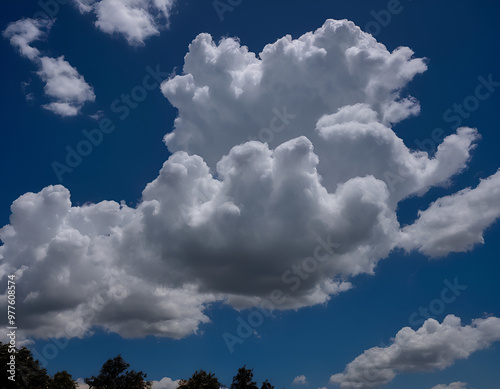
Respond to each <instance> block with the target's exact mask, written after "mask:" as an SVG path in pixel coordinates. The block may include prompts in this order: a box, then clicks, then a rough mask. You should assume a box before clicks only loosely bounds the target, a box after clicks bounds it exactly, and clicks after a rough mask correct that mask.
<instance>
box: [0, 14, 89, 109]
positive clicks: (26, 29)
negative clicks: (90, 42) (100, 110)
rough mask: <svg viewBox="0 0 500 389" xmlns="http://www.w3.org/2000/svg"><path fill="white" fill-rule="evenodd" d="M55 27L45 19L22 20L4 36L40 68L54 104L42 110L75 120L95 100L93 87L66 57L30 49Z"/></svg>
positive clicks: (41, 75) (13, 25)
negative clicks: (88, 102)
mask: <svg viewBox="0 0 500 389" xmlns="http://www.w3.org/2000/svg"><path fill="white" fill-rule="evenodd" d="M52 24H53V21H48V20H44V19H36V20H35V19H21V20H18V21H17V22H14V23H11V24H9V26H8V27H7V28H6V29H5V31H4V32H3V36H4V37H5V38H8V39H9V40H10V43H11V44H12V45H13V46H15V47H17V48H18V49H19V52H20V53H21V55H23V56H24V57H26V58H29V59H30V60H31V61H33V62H34V63H35V64H36V65H37V67H38V68H39V70H38V72H37V74H38V76H39V77H40V78H41V79H42V81H44V82H45V87H44V91H45V95H46V96H48V97H49V98H50V99H51V100H53V101H51V102H50V103H48V104H45V105H43V108H45V109H47V110H50V111H52V112H54V113H55V114H57V115H60V116H63V117H64V116H75V115H77V114H78V113H79V112H80V110H81V108H82V107H83V105H84V104H85V103H86V102H87V101H94V100H95V95H94V91H93V89H92V87H91V86H90V85H89V84H87V83H86V82H85V79H84V78H83V76H82V75H80V74H79V73H78V71H77V70H76V68H74V67H73V66H71V65H70V64H69V62H68V61H66V60H65V59H64V56H60V57H59V58H51V57H47V56H42V55H41V53H40V51H39V50H38V49H36V48H35V47H32V46H31V43H32V42H34V41H36V40H39V39H41V38H43V37H45V36H46V35H47V33H48V31H49V30H50V28H51V26H52Z"/></svg>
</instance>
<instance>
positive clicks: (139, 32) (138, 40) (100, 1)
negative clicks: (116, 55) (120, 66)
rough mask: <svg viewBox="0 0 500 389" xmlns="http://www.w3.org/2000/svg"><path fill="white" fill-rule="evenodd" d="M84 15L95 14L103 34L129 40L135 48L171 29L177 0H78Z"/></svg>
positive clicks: (96, 23)
mask: <svg viewBox="0 0 500 389" xmlns="http://www.w3.org/2000/svg"><path fill="white" fill-rule="evenodd" d="M75 2H76V4H77V5H78V7H79V9H80V11H81V12H92V11H93V12H94V13H95V15H96V17H97V21H96V22H95V25H96V26H97V27H98V28H99V29H100V30H102V31H104V32H106V33H108V34H113V33H118V34H122V35H124V36H125V38H126V39H127V41H128V43H129V44H131V45H142V44H144V40H146V39H147V38H149V37H151V36H153V35H159V34H160V30H161V29H162V28H165V27H167V25H168V19H169V15H170V11H171V9H172V6H173V3H174V0H75Z"/></svg>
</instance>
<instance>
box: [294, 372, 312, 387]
mask: <svg viewBox="0 0 500 389" xmlns="http://www.w3.org/2000/svg"><path fill="white" fill-rule="evenodd" d="M307 383H308V382H307V378H306V376H305V375H303V374H302V375H298V376H297V377H295V378H294V379H293V381H292V385H306V384H307Z"/></svg>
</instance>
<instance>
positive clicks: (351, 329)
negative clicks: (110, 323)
mask: <svg viewBox="0 0 500 389" xmlns="http://www.w3.org/2000/svg"><path fill="white" fill-rule="evenodd" d="M401 5H402V7H403V11H402V12H401V13H399V14H397V15H393V17H392V20H391V22H390V23H389V24H388V25H387V26H385V27H382V28H381V29H380V32H379V33H378V34H377V36H376V38H377V39H378V40H379V41H380V42H382V43H384V44H385V45H386V46H387V47H388V49H389V50H393V49H395V48H397V47H398V46H408V47H410V48H411V49H413V50H414V51H415V56H416V57H426V58H427V59H428V66H429V69H428V71H427V72H425V73H424V74H423V75H420V76H418V77H416V79H415V80H414V81H412V82H411V83H410V85H409V87H408V93H409V94H411V95H413V96H414V97H416V98H417V99H419V100H420V102H421V106H422V111H421V114H420V116H418V117H415V118H410V119H407V120H405V121H403V122H402V123H399V124H398V125H397V126H396V127H395V131H396V133H397V134H398V136H400V137H401V138H402V139H403V140H404V141H405V143H406V144H407V145H408V146H409V147H410V148H414V149H417V148H418V144H419V142H418V141H422V140H424V139H427V138H429V137H430V136H431V134H432V131H433V130H434V129H435V128H442V129H443V131H444V134H446V135H448V134H450V133H452V132H453V131H454V128H453V127H452V126H451V124H450V123H447V122H445V121H444V119H443V114H444V112H446V110H448V109H450V108H452V107H453V104H455V103H461V102H463V100H464V99H465V98H466V97H467V96H469V95H471V94H473V93H474V90H475V87H476V86H477V85H478V77H479V76H483V77H487V76H488V75H489V74H492V75H493V79H494V80H496V81H500V44H499V42H498V39H499V37H500V23H499V21H500V2H498V1H493V0H490V1H486V0H479V1H453V2H452V1H443V2H436V1H429V0H426V1H410V0H401ZM386 7H387V1H378V0H377V1H370V2H368V1H358V0H355V1H342V2H340V1H325V0H310V1H307V2H303V1H294V0H290V1H286V2H285V1H269V0H268V1H265V0H245V1H243V2H242V3H241V5H239V6H237V7H235V9H234V11H233V12H229V13H226V14H225V19H224V21H220V20H219V18H218V16H217V13H216V12H215V10H214V8H213V6H212V2H211V1H208V0H207V1H192V0H191V1H187V0H179V1H178V2H177V5H176V7H175V9H174V13H173V15H172V17H171V21H170V29H169V30H165V31H162V33H161V35H160V36H159V37H152V38H150V39H149V40H147V41H146V45H145V46H144V47H136V48H134V47H130V46H129V45H128V44H127V43H126V41H125V40H124V39H123V38H122V37H112V36H109V35H107V34H104V33H102V32H101V31H99V30H97V29H96V28H95V27H94V25H93V17H92V16H91V15H80V14H79V12H78V11H77V10H76V9H75V8H74V7H72V6H70V5H64V6H61V7H60V10H59V12H58V14H57V22H56V23H55V24H54V27H53V29H52V31H51V32H50V35H49V36H48V39H47V41H46V42H39V43H37V47H38V48H40V49H42V50H43V51H44V53H48V54H49V55H51V56H59V55H64V56H65V58H66V59H67V60H68V61H69V62H70V63H71V64H72V65H73V66H75V67H76V68H77V69H78V71H79V73H80V74H82V75H84V77H85V80H86V81H87V82H88V83H89V84H91V85H93V87H94V91H95V93H96V96H97V98H96V101H95V103H90V104H87V105H86V106H85V107H84V109H83V112H84V115H80V116H78V117H75V118H64V119H62V118H59V117H57V116H55V115H54V114H52V113H51V112H49V111H46V110H44V109H42V108H41V104H42V103H45V102H46V101H45V100H44V96H43V84H42V82H41V81H40V80H39V79H38V78H37V76H36V74H34V71H35V70H36V69H35V67H34V65H33V64H32V63H31V62H30V61H29V60H27V59H25V58H22V57H21V56H19V55H18V54H17V53H16V52H15V50H14V49H13V48H12V47H11V46H10V44H9V42H8V41H7V40H6V39H3V38H2V39H0V50H1V53H2V54H1V60H0V77H1V80H0V85H1V86H2V93H1V94H0V99H1V101H0V107H1V110H0V115H1V116H0V123H1V141H0V187H1V191H0V205H1V207H0V225H2V226H3V225H5V224H8V222H9V215H10V210H9V207H10V204H11V203H12V202H13V201H14V200H15V199H16V198H17V197H19V196H20V195H22V194H24V193H26V192H38V191H39V190H41V189H42V188H43V187H45V186H48V185H51V184H57V183H58V180H57V178H56V176H55V174H54V172H53V170H52V167H51V163H52V162H53V161H60V162H63V161H64V158H65V155H66V151H65V147H66V146H67V145H69V146H71V147H76V144H77V143H78V142H79V141H80V140H82V139H85V138H84V137H83V135H82V130H84V129H87V130H90V129H92V128H95V127H96V125H97V122H96V121H95V120H93V119H90V118H89V117H88V116H87V115H88V114H93V113H95V112H96V111H98V110H102V111H104V114H105V115H106V116H107V117H108V118H110V119H111V120H112V121H113V123H114V124H115V125H116V130H115V131H114V132H113V133H111V134H108V135H105V137H104V140H103V142H102V143H101V144H100V145H99V146H98V147H96V148H95V149H94V151H93V152H92V153H91V154H90V155H89V156H88V157H86V158H85V159H84V160H83V162H82V163H81V165H79V166H78V167H77V168H75V170H74V171H73V172H72V173H69V174H66V175H64V181H63V184H64V185H65V186H66V187H67V188H68V189H69V190H70V191H71V196H72V201H73V204H83V203H85V202H98V201H101V200H116V201H120V200H125V201H126V202H127V204H131V205H135V204H136V203H137V202H138V201H139V199H140V196H141V191H142V190H143V188H144V187H145V185H146V184H147V183H148V182H150V181H151V180H153V179H154V178H155V177H156V176H157V174H158V170H159V169H160V168H161V165H162V163H163V162H164V161H165V160H166V159H167V158H168V156H169V152H168V150H167V148H166V147H165V145H164V144H163V142H162V137H163V135H164V134H165V133H167V132H169V131H171V129H172V126H173V120H174V119H175V116H176V110H175V109H174V108H173V107H172V106H171V105H170V104H169V102H168V100H167V99H165V98H164V97H163V95H162V94H161V92H160V90H159V88H156V89H155V90H153V91H151V92H149V94H148V96H147V98H146V99H145V100H144V101H143V102H141V103H139V106H138V107H137V108H136V109H134V110H133V111H132V112H131V114H130V115H129V117H128V118H126V119H125V120H123V121H122V120H120V119H119V118H118V115H116V114H115V113H113V112H112V111H111V107H110V106H111V103H112V102H113V101H114V100H115V99H116V98H120V95H121V94H122V93H130V90H131V89H132V88H133V87H134V86H136V85H138V84H140V83H141V82H142V79H143V77H144V76H145V75H146V74H147V72H146V67H147V66H150V67H153V68H154V67H156V65H157V64H159V66H160V68H161V69H162V70H163V71H164V72H167V73H171V72H173V71H174V70H175V69H176V70H175V71H176V72H177V74H179V73H180V72H181V71H182V66H183V63H184V60H183V57H184V55H185V54H186V52H187V49H188V45H189V43H190V42H191V41H192V40H193V39H194V38H195V36H196V35H197V34H198V33H201V32H208V33H210V34H211V35H212V36H213V37H214V39H215V40H219V39H220V38H221V37H225V36H237V37H238V38H239V39H240V41H241V43H242V44H244V45H246V46H248V47H249V49H250V50H251V51H254V52H256V53H258V52H260V51H261V50H262V48H263V47H264V46H265V45H266V44H267V43H271V42H274V41H275V40H276V39H278V38H280V37H282V36H284V35H286V34H291V35H292V36H293V37H294V38H297V37H299V36H300V35H302V34H303V33H305V32H308V31H311V30H315V29H316V28H318V27H320V26H321V25H322V24H323V23H324V21H325V20H326V19H328V18H334V19H343V18H347V19H350V20H352V21H354V22H355V23H356V24H357V25H358V26H360V27H361V28H363V29H364V28H365V26H367V23H369V22H371V21H373V20H374V16H373V14H372V13H371V11H379V10H381V9H385V8H386ZM39 10H40V8H39V6H38V5H37V2H36V1H27V0H18V1H15V2H14V1H11V2H2V3H1V5H0V28H1V30H2V31H3V30H4V29H5V27H6V25H7V24H8V23H9V22H12V21H16V20H18V19H20V18H22V17H31V16H32V15H33V14H34V13H35V12H37V11H39ZM28 80H31V84H30V85H29V87H28V89H27V91H28V92H33V93H34V95H35V96H36V99H35V100H34V101H32V102H27V101H26V99H25V95H24V93H23V91H22V90H21V82H23V81H28ZM499 107H500V88H499V89H498V90H497V91H495V92H494V93H492V95H491V97H490V98H489V99H487V100H485V101H482V102H481V103H480V106H479V107H478V109H477V110H475V111H474V112H471V114H470V117H469V118H467V119H464V120H463V125H468V126H472V127H477V128H478V130H479V132H480V133H481V134H482V140H481V141H480V142H479V145H478V147H477V149H476V150H475V151H474V153H473V159H472V161H471V163H470V166H469V169H468V170H467V171H466V172H464V173H463V174H462V175H460V176H459V177H457V178H456V179H455V180H454V182H453V184H452V185H451V186H450V187H449V188H444V189H443V188H440V189H432V190H431V191H429V193H428V194H427V195H425V196H424V197H422V198H411V199H408V200H406V201H404V202H403V203H401V204H400V214H399V219H400V221H401V223H403V224H408V223H411V222H412V221H413V220H414V219H415V217H416V214H417V211H418V210H419V209H425V208H427V206H428V204H429V203H430V202H432V201H433V200H435V199H436V198H437V196H438V195H439V196H442V195H446V194H450V193H454V192H456V191H457V190H460V189H462V188H464V187H467V186H476V185H477V184H478V182H479V179H480V178H485V177H487V176H489V175H491V174H493V173H494V172H495V171H496V170H497V168H498V167H499V166H500V153H499V145H500V109H499ZM499 237H500V226H499V225H498V224H495V225H494V226H493V227H492V228H490V229H489V230H488V231H487V233H486V234H485V241H486V244H485V245H483V246H478V247H476V248H475V249H474V250H473V251H472V252H471V253H467V254H452V255H450V256H449V257H447V258H444V259H441V260H432V261H429V260H428V259H427V258H425V257H424V256H422V255H420V254H416V253H414V254H411V255H405V254H403V253H402V252H395V253H393V254H392V255H391V256H390V258H388V259H386V260H383V261H381V262H380V264H379V266H378V267H377V269H376V274H375V276H366V275H365V276H359V277H357V278H355V279H354V280H353V283H354V284H355V289H353V290H351V291H349V292H347V293H344V294H341V295H340V296H338V297H335V298H334V299H333V300H332V301H330V302H329V303H328V305H325V306H317V307H313V308H306V309H302V310H300V311H298V312H295V311H290V312H277V313H275V314H274V317H273V318H266V319H265V321H264V323H263V325H262V326H260V327H259V328H257V329H256V330H257V332H258V334H259V336H260V337H257V336H252V337H251V338H250V339H248V340H246V341H245V342H244V343H243V344H242V345H236V347H235V352H234V354H231V353H230V352H229V351H228V349H227V348H226V345H225V343H224V341H223V339H222V334H224V333H225V332H232V333H234V332H235V330H236V326H237V317H238V316H240V315H241V316H242V317H243V318H246V317H247V316H248V314H249V312H250V311H242V312H239V313H238V312H236V311H234V310H233V309H231V308H228V307H227V306H223V305H221V304H215V305H213V306H212V307H210V308H209V309H208V311H207V314H208V316H209V317H210V318H211V320H212V323H210V324H206V325H203V326H202V327H201V330H202V331H201V332H200V333H199V334H198V335H192V336H190V337H188V338H185V339H182V340H171V339H158V338H153V337H148V338H146V339H122V338H120V337H119V336H118V335H115V334H106V333H104V332H103V331H101V330H98V329H96V334H95V335H94V336H92V337H89V338H86V339H82V340H79V339H73V340H70V341H69V344H68V345H67V347H65V348H64V350H61V351H60V352H59V354H58V356H57V357H56V358H54V359H53V360H51V361H49V363H48V365H47V369H48V371H49V373H51V374H53V373H55V372H56V371H59V370H63V369H64V370H68V371H69V372H70V373H71V374H72V375H73V376H74V377H75V378H76V377H89V376H90V375H92V374H95V373H97V371H98V369H99V368H100V366H101V365H102V363H103V362H104V361H105V360H106V359H107V358H109V357H113V356H114V355H116V354H117V353H121V354H122V356H123V357H124V358H125V360H126V361H127V362H129V363H130V364H131V365H132V367H133V368H135V369H138V370H143V371H145V372H147V373H148V378H149V379H157V380H159V379H161V378H162V377H164V376H168V377H171V378H173V379H177V378H186V377H188V376H190V375H191V374H192V373H193V372H194V371H195V370H197V369H201V368H203V369H205V370H210V371H212V372H214V373H215V374H216V375H217V376H218V377H219V378H220V379H221V381H222V382H223V383H226V384H230V383H231V379H232V376H233V375H234V374H235V373H236V370H237V368H238V367H240V366H242V365H243V364H245V363H246V364H247V366H248V367H253V368H255V375H256V379H257V380H258V381H259V383H260V382H261V381H262V380H264V379H265V378H268V379H269V380H270V381H271V382H272V383H273V384H274V385H275V386H276V387H277V388H278V387H279V388H281V387H291V381H292V380H293V378H294V377H295V376H297V375H299V374H305V375H306V376H307V378H308V381H309V382H310V384H309V385H308V386H305V387H306V388H318V387H320V386H328V387H331V385H327V384H328V380H329V377H330V375H331V374H333V373H338V372H341V371H342V370H343V369H344V367H345V365H346V364H347V363H349V362H350V361H352V359H354V358H355V357H356V356H358V355H359V354H361V353H362V352H363V351H364V350H366V349H368V348H370V347H373V346H377V345H383V344H388V343H389V341H390V338H391V337H393V336H394V335H395V334H396V332H397V331H398V330H400V329H401V328H402V327H404V326H407V325H409V316H410V315H411V313H413V312H415V311H416V310H417V309H418V308H419V307H421V306H423V307H426V306H428V305H429V303H430V302H431V301H432V300H433V299H435V298H437V297H439V294H440V293H441V290H442V289H443V287H444V283H443V282H444V280H445V279H448V280H450V281H451V280H453V279H454V278H458V280H459V281H460V283H461V284H464V285H467V286H468V289H467V290H466V291H464V293H463V294H462V295H461V296H459V297H458V298H457V300H456V301H455V302H453V303H451V304H449V305H447V306H446V307H445V311H444V312H442V313H441V314H439V315H437V316H436V318H437V319H439V320H442V319H443V318H444V317H445V316H446V314H449V313H453V314H456V315H457V316H459V317H461V318H462V320H463V322H464V323H466V324H468V323H470V320H471V319H473V318H478V317H482V316H483V315H484V314H485V313H486V314H493V315H495V316H499V315H500V298H499V296H500V293H499V292H500V287H499V284H498V279H499V277H500V262H499V254H500V239H499ZM145 303H147V302H145ZM21 317H22V316H21ZM21 321H22V320H21ZM414 328H415V327H414ZM45 344H46V342H44V341H37V342H36V343H35V345H34V347H35V349H36V350H42V349H43V347H44V345H45ZM498 361H500V346H499V345H498V344H497V345H494V346H493V347H492V348H491V349H488V350H483V351H478V352H476V353H474V354H473V355H471V357H470V358H469V359H467V360H459V361H457V362H456V363H455V364H454V365H453V366H452V367H450V368H448V369H446V370H444V371H441V372H434V373H424V374H411V375H401V376H398V377H397V378H396V379H395V380H394V381H393V382H392V383H390V384H389V385H387V386H386V387H387V388H388V389H391V388H407V389H417V388H418V389H421V388H430V387H432V386H434V385H436V384H439V383H450V382H453V381H458V380H459V381H464V382H468V383H470V384H471V385H472V386H473V387H474V388H475V389H494V388H498V387H500V370H499V369H498Z"/></svg>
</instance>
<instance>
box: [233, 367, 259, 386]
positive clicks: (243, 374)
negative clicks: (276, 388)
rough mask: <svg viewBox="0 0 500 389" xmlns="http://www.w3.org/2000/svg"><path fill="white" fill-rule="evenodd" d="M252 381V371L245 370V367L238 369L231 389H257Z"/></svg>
mask: <svg viewBox="0 0 500 389" xmlns="http://www.w3.org/2000/svg"><path fill="white" fill-rule="evenodd" d="M252 380H253V369H247V368H246V365H243V367H240V368H239V369H238V374H236V375H235V376H234V377H233V383H232V384H231V389H259V388H258V387H257V383H256V382H254V381H252Z"/></svg>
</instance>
